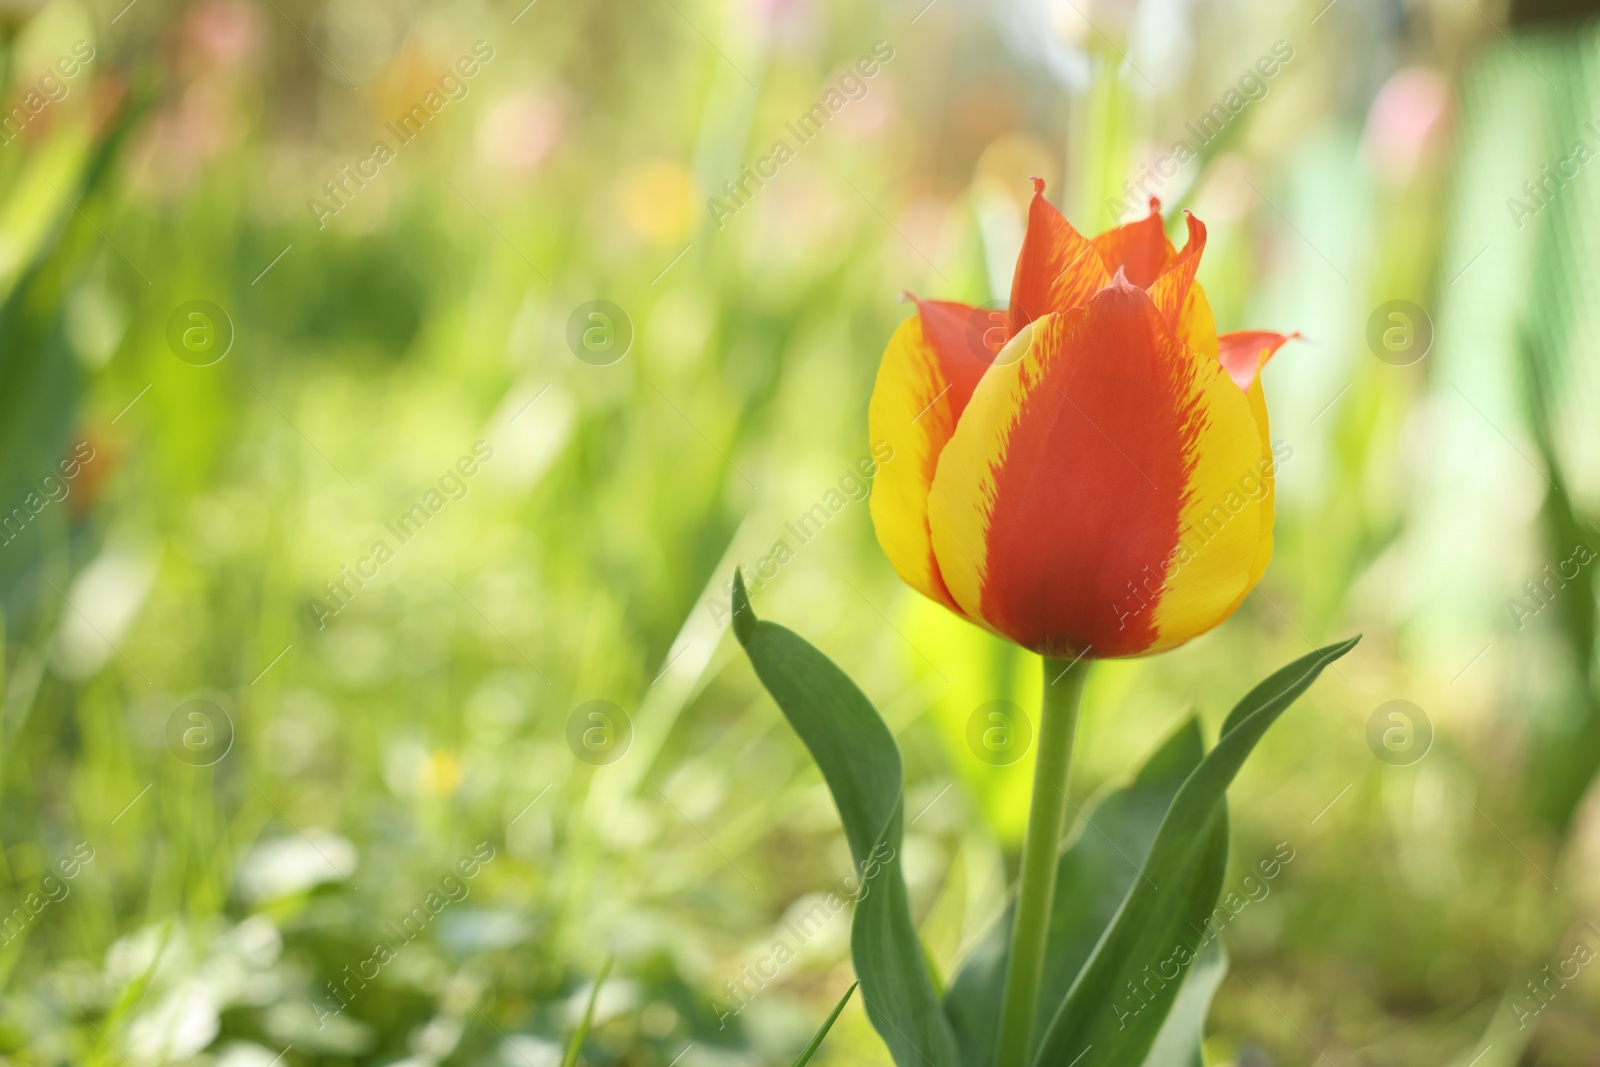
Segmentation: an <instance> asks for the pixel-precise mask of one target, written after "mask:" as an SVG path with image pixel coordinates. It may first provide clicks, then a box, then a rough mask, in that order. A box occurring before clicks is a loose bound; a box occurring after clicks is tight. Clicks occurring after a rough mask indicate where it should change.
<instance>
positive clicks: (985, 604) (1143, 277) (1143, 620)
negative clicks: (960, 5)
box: [868, 179, 1288, 659]
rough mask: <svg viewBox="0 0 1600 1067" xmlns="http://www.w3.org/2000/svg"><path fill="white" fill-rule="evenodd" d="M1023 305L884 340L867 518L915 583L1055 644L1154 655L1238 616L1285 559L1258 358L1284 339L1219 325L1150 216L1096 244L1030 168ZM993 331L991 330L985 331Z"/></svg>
mask: <svg viewBox="0 0 1600 1067" xmlns="http://www.w3.org/2000/svg"><path fill="white" fill-rule="evenodd" d="M1034 185H1035V195H1034V199H1033V204H1032V206H1031V208H1030V209H1029V215H1028V230H1027V236H1026V238H1025V240H1024V242H1023V246H1022V254H1021V257H1020V258H1019V260H1018V262H1017V269H1016V275H1015V280H1014V282H1013V284H1012V293H1011V302H1010V310H1009V313H1008V314H1004V315H1002V314H1000V313H994V314H993V316H992V317H990V316H989V313H986V312H985V311H984V310H982V309H978V308H972V307H968V306H966V305H963V304H956V303H949V302H945V301H935V300H924V301H918V302H917V314H916V315H915V316H913V317H912V318H910V319H907V320H906V321H905V322H904V323H903V324H902V325H901V327H900V329H899V330H898V331H897V332H896V333H895V335H894V337H893V338H892V339H891V340H890V342H889V347H888V350H887V351H886V352H885V353H884V357H883V363H882V365H881V366H880V367H879V369H878V379H877V384H876V386H875V388H874V390H873V394H872V403H871V408H870V412H869V416H868V420H869V429H870V434H871V438H872V440H874V441H879V440H882V441H887V442H888V443H889V444H891V445H893V446H894V449H895V454H896V455H897V456H900V457H905V458H904V459H903V460H902V461H900V462H896V463H895V464H894V465H893V467H892V468H890V467H885V468H884V469H883V470H882V471H880V472H879V473H878V476H877V478H876V480H875V481H874V484H873V491H872V501H871V510H872V519H873V524H874V526H875V527H876V529H877V533H878V541H879V543H880V544H881V545H882V546H883V550H884V552H885V554H887V555H888V557H889V561H890V562H891V563H892V564H893V565H894V568H895V570H896V571H897V572H898V573H899V574H900V576H901V577H902V578H903V579H904V580H905V581H906V582H907V584H909V585H911V586H912V587H913V588H915V589H917V590H919V591H920V592H922V593H923V594H924V595H926V596H928V597H931V598H932V599H934V600H936V601H938V602H939V603H941V604H943V605H944V606H945V607H947V608H949V609H950V610H952V611H954V612H956V613H957V614H959V615H962V616H963V617H965V618H967V619H969V620H971V621H972V622H975V623H977V624H978V625H980V626H983V627H985V628H986V629H988V630H990V631H992V632H994V633H996V634H999V635H1001V636H1003V637H1006V638H1009V639H1010V640H1012V641H1015V642H1017V643H1018V644H1020V645H1023V646H1024V647H1026V648H1029V649H1032V650H1033V651H1035V652H1038V653H1040V654H1042V655H1045V656H1048V657H1053V658H1061V659H1076V658H1079V657H1082V656H1088V657H1091V658H1106V657H1115V656H1131V655H1139V654H1144V653H1151V652H1159V651H1162V650H1164V649H1168V648H1172V647H1174V646H1175V645H1179V644H1182V643H1183V642H1185V641H1187V640H1189V639H1190V638H1192V637H1195V636H1197V635H1199V634H1202V633H1204V632H1205V631H1207V630H1209V629H1211V628H1212V627H1213V626H1216V625H1217V624H1218V623H1220V622H1222V621H1223V620H1224V619H1226V618H1227V617H1228V616H1229V615H1231V614H1232V613H1233V611H1234V609H1236V608H1237V607H1238V606H1239V604H1240V602H1242V601H1243V600H1244V598H1245V595H1246V594H1248V593H1249V592H1250V590H1251V589H1252V588H1253V587H1254V586H1255V584H1256V582H1257V581H1259V580H1260V578H1261V575H1262V572H1263V571H1265V570H1266V566H1267V560H1268V559H1269V558H1270V557H1271V555H1272V517H1273V485H1272V473H1273V472H1272V448H1271V443H1270V441H1269V439H1268V435H1267V408H1266V401H1265V399H1264V397H1263V395H1262V391H1261V383H1260V378H1259V372H1260V369H1261V367H1262V366H1263V365H1264V364H1265V363H1266V361H1267V359H1268V358H1269V357H1270V356H1271V355H1272V354H1273V353H1274V352H1276V351H1277V350H1278V348H1279V347H1280V346H1281V345H1282V344H1283V343H1284V342H1285V341H1286V340H1288V337H1286V336H1284V335H1281V334H1275V333H1262V332H1253V331H1252V332H1246V333H1235V334H1226V335H1224V336H1222V337H1218V336H1217V333H1216V328H1215V325H1214V324H1213V322H1212V318H1211V309H1210V306H1209V305H1208V303H1207V302H1206V297H1205V293H1204V292H1203V291H1202V290H1201V288H1200V286H1199V285H1198V284H1196V283H1195V280H1194V278H1195V270H1196V268H1197V267H1198V266H1199V264H1200V256H1201V253H1202V252H1203V251H1204V249H1205V241H1206V231H1205V227H1204V226H1203V225H1202V224H1201V223H1200V222H1199V220H1197V219H1195V218H1194V217H1193V216H1189V217H1188V220H1187V221H1188V229H1189V239H1188V243H1187V244H1186V245H1185V246H1184V248H1183V250H1182V251H1181V252H1180V251H1175V250H1174V249H1173V246H1172V244H1171V242H1169V241H1168V240H1167V237H1166V234H1165V232H1164V230H1163V228H1162V224H1161V218H1160V215H1159V213H1158V209H1159V204H1158V203H1157V202H1156V201H1154V200H1152V201H1151V214H1150V215H1149V217H1147V218H1145V219H1142V220H1140V221H1138V222H1134V223H1132V224H1130V225H1127V226H1123V227H1120V228H1118V229H1114V230H1111V231H1109V232H1107V233H1104V234H1101V235H1100V236H1099V237H1096V238H1094V239H1093V240H1089V239H1086V238H1084V237H1083V236H1081V235H1080V234H1079V233H1078V232H1077V231H1076V230H1074V229H1073V228H1072V226H1071V225H1070V224H1068V222H1067V221H1066V219H1065V218H1063V217H1062V216H1061V214H1060V212H1058V211H1057V210H1056V209H1055V208H1054V207H1052V206H1051V205H1050V203H1049V202H1048V201H1046V200H1045V199H1044V194H1043V187H1044V183H1043V182H1041V181H1039V180H1037V179H1035V183H1034ZM991 323H992V326H991Z"/></svg>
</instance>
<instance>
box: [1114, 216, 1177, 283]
mask: <svg viewBox="0 0 1600 1067" xmlns="http://www.w3.org/2000/svg"><path fill="white" fill-rule="evenodd" d="M1094 247H1095V249H1096V250H1097V251H1098V252H1099V253H1100V260H1101V262H1103V263H1104V264H1105V268H1106V271H1107V272H1108V273H1110V274H1115V273H1116V272H1117V271H1119V270H1121V271H1123V272H1124V273H1126V274H1127V276H1128V280H1129V281H1130V282H1132V283H1133V284H1134V285H1137V286H1138V287H1139V288H1141V289H1148V288H1150V286H1151V285H1152V284H1153V283H1154V282H1155V280H1156V279H1157V278H1159V277H1160V276H1161V272H1162V271H1164V270H1165V269H1166V268H1167V265H1168V264H1169V263H1171V262H1172V260H1173V259H1174V257H1176V256H1177V252H1175V251H1174V250H1173V248H1172V242H1171V241H1169V240H1167V231H1166V227H1165V226H1163V225H1162V222H1161V201H1159V200H1157V199H1156V198H1155V197H1153V196H1152V197H1151V198H1150V214H1148V215H1146V216H1145V217H1144V218H1142V219H1140V220H1139V221H1138V222H1130V223H1128V225H1126V226H1118V227H1117V228H1116V229H1114V230H1107V231H1106V232H1105V233H1102V234H1101V235H1100V236H1098V237H1096V238H1095V239H1094Z"/></svg>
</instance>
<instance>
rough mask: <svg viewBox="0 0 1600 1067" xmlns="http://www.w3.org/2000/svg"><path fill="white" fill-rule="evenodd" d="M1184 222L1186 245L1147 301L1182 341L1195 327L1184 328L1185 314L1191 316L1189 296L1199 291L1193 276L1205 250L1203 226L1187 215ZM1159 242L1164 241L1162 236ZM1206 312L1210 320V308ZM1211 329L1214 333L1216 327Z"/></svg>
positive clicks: (1168, 267) (1152, 288) (1163, 272)
mask: <svg viewBox="0 0 1600 1067" xmlns="http://www.w3.org/2000/svg"><path fill="white" fill-rule="evenodd" d="M1184 219H1185V221H1186V222H1187V223H1188V225H1189V241H1188V243H1187V244H1185V245H1184V246H1183V251H1182V252H1179V253H1178V254H1177V255H1175V256H1174V257H1173V259H1172V260H1171V262H1169V263H1168V264H1167V265H1166V266H1165V267H1164V268H1162V271H1161V275H1160V276H1159V277H1158V278H1157V279H1156V280H1155V281H1154V282H1153V283H1151V285H1150V299H1151V300H1154V301H1155V304H1156V308H1157V310H1159V311H1160V312H1161V317H1162V318H1164V319H1166V320H1167V325H1168V326H1170V327H1171V328H1172V330H1173V331H1174V332H1175V333H1177V334H1178V337H1179V339H1180V340H1182V339H1183V338H1184V333H1185V332H1186V328H1192V326H1193V325H1194V324H1192V323H1191V324H1188V326H1187V327H1186V324H1185V322H1184V319H1185V316H1186V314H1192V312H1191V308H1192V307H1193V301H1191V300H1190V295H1191V294H1192V293H1193V292H1194V291H1195V290H1196V289H1197V288H1198V287H1197V286H1196V285H1195V282H1194V276H1195V273H1196V272H1197V271H1199V269H1200V257H1201V256H1202V255H1203V254H1204V253H1205V250H1206V227H1205V223H1203V222H1201V221H1200V220H1199V219H1197V218H1195V217H1194V216H1193V215H1189V214H1185V215H1184ZM1162 239H1163V240H1165V237H1163V238H1162ZM1130 280H1131V279H1130ZM1206 310H1207V318H1209V313H1210V308H1209V305H1208V306H1207V309H1206ZM1212 329H1213V332H1215V326H1213V327H1212Z"/></svg>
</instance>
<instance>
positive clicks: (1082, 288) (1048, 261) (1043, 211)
mask: <svg viewBox="0 0 1600 1067" xmlns="http://www.w3.org/2000/svg"><path fill="white" fill-rule="evenodd" d="M1110 281H1111V272H1110V271H1107V270H1106V268H1105V265H1104V264H1103V263H1102V262H1101V259H1100V257H1099V256H1098V255H1096V254H1095V248H1094V245H1093V244H1091V243H1090V241H1089V239H1088V238H1086V237H1084V236H1083V235H1082V234H1081V233H1079V232H1078V231H1077V230H1075V229H1073V228H1072V224H1071V223H1070V222H1068V221H1067V220H1066V218H1065V217H1064V216H1063V215H1062V214H1061V212H1059V211H1057V210H1056V209H1055V206H1054V205H1053V204H1051V203H1050V201H1048V200H1046V199H1045V198H1044V179H1043V178H1035V179H1033V203H1032V204H1030V205H1029V206H1028V232H1027V235H1026V236H1024V237H1023V239H1022V253H1021V255H1019V256H1018V257H1017V270H1016V273H1015V274H1014V275H1013V276H1012V279H1011V316H1010V318H1011V322H1010V334H1008V337H1011V336H1015V335H1016V333H1017V331H1019V330H1021V329H1022V327H1024V326H1026V325H1027V324H1028V323H1030V322H1032V321H1033V320H1034V319H1037V318H1039V317H1041V316H1043V315H1047V314H1049V313H1050V312H1052V311H1066V310H1067V309H1069V308H1075V307H1077V306H1079V305H1080V304H1083V303H1085V302H1086V301H1087V300H1088V299H1089V297H1091V296H1093V295H1094V294H1095V293H1097V292H1099V291H1100V290H1101V289H1103V288H1105V286H1106V285H1107V284H1109V283H1110Z"/></svg>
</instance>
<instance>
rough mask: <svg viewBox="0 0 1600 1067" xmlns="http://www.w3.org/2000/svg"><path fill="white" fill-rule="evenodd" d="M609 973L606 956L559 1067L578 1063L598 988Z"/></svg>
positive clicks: (591, 1019)
mask: <svg viewBox="0 0 1600 1067" xmlns="http://www.w3.org/2000/svg"><path fill="white" fill-rule="evenodd" d="M610 973H611V957H609V956H607V957H606V961H605V962H604V963H602V964H601V965H600V973H599V974H597V975H595V979H594V987H593V988H591V989H590V990H589V1003H588V1005H587V1006H586V1007H585V1008H584V1009H583V1019H582V1020H581V1021H580V1022H579V1023H578V1028H577V1029H576V1030H574V1031H572V1037H571V1038H569V1039H568V1040H567V1051H566V1053H565V1054H564V1055H563V1056H562V1057H561V1067H572V1065H573V1064H574V1063H577V1062H578V1053H579V1052H581V1051H583V1043H584V1041H585V1040H587V1039H588V1037H589V1027H590V1026H592V1025H593V1024H594V1006H595V1005H596V1004H597V1003H599V1001H600V987H601V986H603V985H605V984H606V975H608V974H610Z"/></svg>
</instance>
